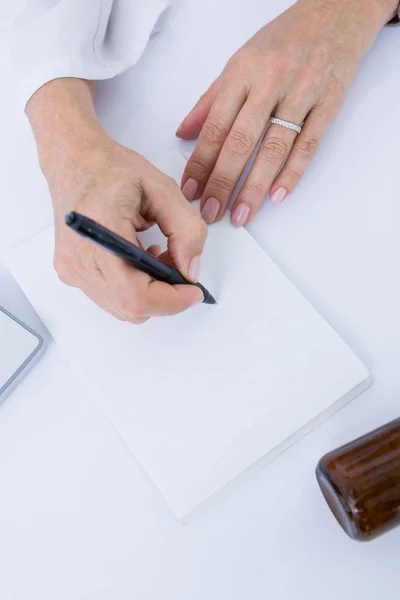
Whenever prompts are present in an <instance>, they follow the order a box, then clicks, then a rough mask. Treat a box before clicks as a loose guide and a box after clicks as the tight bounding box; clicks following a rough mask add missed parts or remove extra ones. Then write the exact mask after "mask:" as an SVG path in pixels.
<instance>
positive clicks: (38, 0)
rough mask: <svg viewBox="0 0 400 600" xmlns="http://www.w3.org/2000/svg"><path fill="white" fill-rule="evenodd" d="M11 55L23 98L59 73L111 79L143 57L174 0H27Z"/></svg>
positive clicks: (18, 22) (23, 99) (29, 95)
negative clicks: (152, 36)
mask: <svg viewBox="0 0 400 600" xmlns="http://www.w3.org/2000/svg"><path fill="white" fill-rule="evenodd" d="M25 4H26V8H24V10H23V11H22V14H21V15H20V17H19V18H18V20H17V21H16V23H15V28H14V35H13V42H12V46H13V47H12V60H13V63H14V68H15V70H16V71H17V77H18V80H19V83H20V85H19V92H18V96H19V101H20V103H21V104H22V106H23V107H25V105H26V103H27V102H28V100H29V98H30V97H31V96H32V95H33V94H34V93H35V91H36V90H38V89H39V88H40V87H41V86H42V85H43V84H45V83H46V82H48V81H50V80H52V79H56V78H58V77H79V78H82V79H91V80H96V79H97V80H99V79H108V78H110V77H113V76H114V75H117V74H118V73H121V72H122V71H124V70H125V69H127V68H128V67H130V66H132V65H133V64H134V63H135V62H137V61H138V59H139V58H140V56H141V54H142V53H143V50H144V49H145V47H146V45H147V42H148V40H149V38H150V36H151V34H152V33H153V32H154V31H155V28H156V27H157V29H159V27H160V25H161V24H162V20H161V19H162V18H163V17H164V16H165V14H166V10H167V8H168V7H169V5H170V1H169V0H27V1H26V0H25Z"/></svg>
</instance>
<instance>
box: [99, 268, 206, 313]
mask: <svg viewBox="0 0 400 600" xmlns="http://www.w3.org/2000/svg"><path fill="white" fill-rule="evenodd" d="M113 277H114V279H109V280H108V281H107V283H108V287H109V289H112V290H113V298H114V306H115V307H116V309H115V310H116V311H117V312H118V313H119V314H121V315H123V318H124V320H126V321H129V322H131V323H140V322H143V321H144V319H147V318H149V317H153V316H167V315H174V314H177V313H180V312H182V311H184V310H186V309H187V308H189V307H190V306H193V305H195V304H199V303H200V302H202V301H203V300H204V296H203V292H202V291H201V289H200V288H198V287H197V286H195V285H176V286H173V285H170V284H168V283H162V282H160V281H155V280H154V279H151V278H150V277H149V276H148V275H146V274H145V273H142V272H140V271H138V270H136V269H134V268H133V267H130V266H129V265H124V264H122V265H118V268H116V269H115V271H114V273H113Z"/></svg>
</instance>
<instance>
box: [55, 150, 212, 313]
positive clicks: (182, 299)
mask: <svg viewBox="0 0 400 600" xmlns="http://www.w3.org/2000/svg"><path fill="white" fill-rule="evenodd" d="M49 187H50V192H51V195H52V199H53V204H54V214H55V229H56V247H55V259H54V264H55V268H56V270H57V272H58V275H59V277H60V278H61V280H62V281H63V282H64V283H66V284H69V285H72V286H74V287H78V288H81V289H82V290H83V291H84V292H85V294H86V295H87V296H88V297H89V298H91V299H92V300H93V301H94V302H96V304H98V305H99V306H100V307H102V308H104V309H105V310H106V311H108V312H109V313H111V314H112V315H114V316H115V317H117V318H119V319H121V320H126V321H130V322H132V323H136V324H138V323H143V322H144V321H146V320H147V319H148V318H149V317H151V316H165V315H172V314H176V313H179V312H181V311H184V310H186V309H187V308H189V307H190V306H192V305H194V304H198V303H200V302H202V301H203V299H204V298H203V294H202V292H201V290H200V289H199V288H197V287H195V286H188V285H177V286H171V285H169V284H166V283H161V282H158V281H154V280H152V279H151V278H150V277H149V276H148V275H146V274H144V273H142V272H140V271H138V270H136V269H134V268H133V267H131V266H129V265H128V264H126V263H124V262H123V261H122V260H120V259H119V258H117V257H115V256H113V255H112V254H110V253H108V252H107V251H105V250H104V249H102V248H99V247H98V246H95V245H94V244H93V243H92V242H90V241H87V240H85V239H83V238H81V237H80V236H78V235H77V234H76V233H75V232H73V231H71V230H69V229H68V228H67V227H66V225H65V222H64V217H65V214H66V213H67V212H68V211H70V210H74V211H77V212H80V213H82V214H84V215H87V216H89V217H90V218H93V219H94V220H96V221H98V222H99V223H101V224H102V225H104V226H106V227H108V228H109V229H111V230H112V231H114V232H115V233H117V234H119V235H121V236H122V237H124V238H126V239H128V240H129V241H131V242H132V243H134V244H137V245H139V242H138V238H137V236H136V232H138V231H141V230H144V229H146V228H148V227H149V226H150V224H152V223H153V222H156V223H158V225H159V226H160V228H161V230H162V231H163V233H164V234H165V235H166V236H167V237H168V256H167V257H166V258H167V259H168V260H169V262H172V263H173V264H175V265H176V266H177V267H178V269H179V270H180V271H181V272H182V273H183V275H184V276H185V277H187V278H189V279H190V280H192V281H193V282H196V281H197V279H198V277H199V269H200V254H201V252H202V250H203V246H204V242H205V240H206V236H207V226H206V225H205V223H204V221H203V220H202V219H201V217H200V215H198V213H197V212H196V211H195V210H194V208H193V207H191V206H190V204H188V202H187V201H186V200H185V198H184V196H183V195H182V193H181V191H180V190H179V187H178V186H177V184H176V183H175V182H174V181H173V180H172V179H170V178H169V177H167V176H166V175H164V174H163V173H161V172H160V171H158V170H157V169H156V168H155V167H153V166H152V165H151V164H149V163H148V162H147V161H146V160H145V159H144V158H142V157H141V156H139V155H138V154H136V153H135V152H132V151H131V150H128V149H127V148H124V147H122V146H120V145H119V144H117V143H116V142H114V141H113V140H110V139H109V138H108V139H106V140H103V141H102V142H101V141H98V142H97V143H96V146H95V147H93V148H87V149H86V150H85V152H84V153H83V154H81V155H80V156H79V157H75V159H74V161H73V164H71V165H70V166H69V167H66V166H65V163H63V167H62V169H61V170H60V171H58V170H56V171H53V172H52V177H51V179H50V181H49ZM150 252H151V253H153V254H154V255H156V256H158V255H159V254H160V253H161V249H160V248H159V247H152V248H150Z"/></svg>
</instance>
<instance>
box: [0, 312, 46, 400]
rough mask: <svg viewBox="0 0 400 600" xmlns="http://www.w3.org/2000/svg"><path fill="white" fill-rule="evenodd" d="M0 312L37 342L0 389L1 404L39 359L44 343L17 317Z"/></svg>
mask: <svg viewBox="0 0 400 600" xmlns="http://www.w3.org/2000/svg"><path fill="white" fill-rule="evenodd" d="M0 311H1V312H3V313H4V314H5V315H6V316H7V317H9V318H10V319H12V320H13V321H15V322H16V323H18V325H20V326H21V327H23V328H24V329H26V331H29V333H31V334H32V335H33V336H34V337H35V338H36V339H37V342H38V343H37V346H36V348H35V349H34V351H33V352H32V353H31V354H30V355H29V356H28V357H27V358H26V360H25V361H24V362H23V363H22V365H21V366H20V367H19V368H18V369H17V370H16V371H15V373H14V374H13V375H12V376H11V377H10V379H8V381H6V382H5V384H4V385H3V386H2V387H0V403H1V402H3V400H5V398H6V396H7V395H8V393H9V392H11V390H12V389H13V388H14V386H15V385H16V384H17V383H18V381H19V380H20V378H21V376H22V374H23V373H24V374H26V372H27V371H28V368H29V367H31V366H32V365H33V362H34V360H35V359H36V358H38V357H39V354H40V352H41V350H42V349H43V347H44V341H43V338H42V337H41V336H40V335H39V334H38V333H36V331H33V329H31V328H30V327H28V325H25V323H23V322H22V321H20V320H19V319H17V317H15V316H14V315H12V314H11V313H9V312H8V310H6V309H5V308H3V307H2V306H0Z"/></svg>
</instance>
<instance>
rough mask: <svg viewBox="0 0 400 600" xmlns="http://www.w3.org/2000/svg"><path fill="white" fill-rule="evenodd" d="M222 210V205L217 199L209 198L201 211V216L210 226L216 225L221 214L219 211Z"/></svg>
mask: <svg viewBox="0 0 400 600" xmlns="http://www.w3.org/2000/svg"><path fill="white" fill-rule="evenodd" d="M220 208H221V204H220V203H219V201H218V200H217V199H216V198H209V199H208V200H207V202H206V203H205V205H204V208H203V210H202V211H201V216H202V217H203V219H204V220H205V222H206V223H207V224H208V225H211V223H214V221H215V219H216V218H217V215H218V213H219V209H220Z"/></svg>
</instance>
